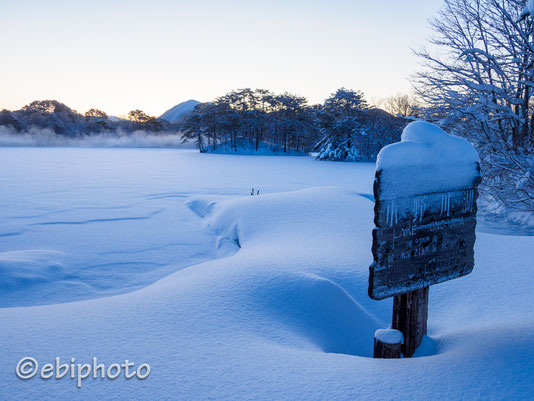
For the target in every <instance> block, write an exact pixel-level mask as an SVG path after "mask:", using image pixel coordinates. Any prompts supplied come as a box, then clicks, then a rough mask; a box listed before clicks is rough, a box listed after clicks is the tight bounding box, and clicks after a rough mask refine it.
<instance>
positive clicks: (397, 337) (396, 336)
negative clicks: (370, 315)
mask: <svg viewBox="0 0 534 401" xmlns="http://www.w3.org/2000/svg"><path fill="white" fill-rule="evenodd" d="M375 338H376V339H377V340H379V341H381V342H383V343H386V344H398V343H401V342H402V340H403V339H404V336H403V334H402V332H401V331H399V330H395V329H378V330H377V331H375Z"/></svg>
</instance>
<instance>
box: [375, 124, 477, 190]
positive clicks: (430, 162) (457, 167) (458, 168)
mask: <svg viewBox="0 0 534 401" xmlns="http://www.w3.org/2000/svg"><path fill="white" fill-rule="evenodd" d="M376 170H377V176H378V175H380V178H381V181H382V185H381V187H380V189H379V191H378V192H379V193H378V194H377V193H375V196H377V195H378V196H377V199H379V200H386V199H394V198H400V197H408V196H414V195H420V194H428V193H435V192H447V191H453V190H460V189H468V188H472V187H473V183H474V182H475V181H478V180H480V167H479V157H478V153H477V151H476V150H475V148H474V147H473V145H471V144H470V143H469V142H468V141H467V140H466V139H464V138H460V137H457V136H454V135H449V134H447V133H446V132H445V131H443V130H442V129H441V128H439V127H438V126H437V125H434V124H431V123H427V122H425V121H414V122H412V123H410V124H408V126H407V127H406V128H405V129H404V131H403V133H402V138H401V142H398V143H394V144H391V145H388V146H386V147H384V148H383V149H382V150H381V151H380V153H379V154H378V159H377V163H376ZM375 192H376V191H375Z"/></svg>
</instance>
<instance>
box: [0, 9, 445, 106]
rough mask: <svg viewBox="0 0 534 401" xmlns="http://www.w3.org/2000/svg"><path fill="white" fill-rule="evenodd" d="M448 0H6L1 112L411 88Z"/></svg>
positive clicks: (0, 19) (312, 98) (371, 94)
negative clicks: (259, 92) (53, 103)
mask: <svg viewBox="0 0 534 401" xmlns="http://www.w3.org/2000/svg"><path fill="white" fill-rule="evenodd" d="M441 4H442V0H407V1H398V0H382V1H376V2H375V1H369V0H352V1H345V0H330V1H314V0H307V1H300V0H299V1H292V0H286V1H279V0H271V1H239V0H229V1H214V0H190V1H181V0H175V1H165V0H152V1H135V0H131V1H112V0H109V1H101V0H94V1H76V0H71V1H54V0H50V1H31V0H30V1H15V0H7V1H6V0H0V6H1V8H0V10H1V12H0V38H1V43H2V58H1V62H0V76H1V78H0V109H3V108H7V109H10V110H13V109H19V108H20V107H22V106H23V105H25V104H27V103H29V102H31V101H32V100H38V99H39V100H41V99H57V100H59V101H61V102H63V103H66V104H67V105H68V106H70V107H72V108H74V109H76V110H77V111H79V112H82V113H84V112H85V111H87V110H88V109H89V108H91V107H96V108H99V109H102V110H104V111H106V112H107V113H108V114H112V115H125V114H127V113H128V111H130V110H132V109H137V108H139V109H142V110H144V111H145V112H147V113H149V114H151V115H156V116H159V115H160V114H162V113H163V112H164V111H166V110H167V109H169V108H171V107H172V106H174V105H175V104H177V103H180V102H182V101H185V100H188V99H197V100H199V101H209V100H212V99H213V98H215V97H217V96H220V95H223V94H225V93H226V92H228V91H230V90H233V89H238V88H244V87H252V88H266V89H270V90H272V91H274V92H277V93H279V92H285V91H288V92H291V93H295V94H298V95H301V96H305V97H307V98H308V100H309V102H310V103H319V102H322V101H323V100H324V99H325V98H326V97H328V95H329V94H330V93H331V92H333V91H335V90H336V89H337V88H339V87H343V86H344V87H347V88H352V89H360V90H362V91H363V92H364V93H365V95H366V97H367V99H368V100H369V101H371V102H377V101H378V100H379V99H381V98H385V97H387V96H391V95H394V94H396V93H398V92H409V91H410V90H411V87H410V83H409V81H408V77H409V76H410V74H412V73H413V72H414V71H416V70H417V69H418V66H419V64H418V60H417V58H416V57H415V56H414V55H413V54H412V51H411V50H410V49H411V48H417V47H419V46H421V45H424V44H425V39H426V38H427V37H428V35H429V33H430V30H429V29H428V18H429V17H431V16H433V15H435V14H436V12H437V11H438V10H439V8H440V7H441Z"/></svg>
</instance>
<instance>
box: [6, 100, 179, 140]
mask: <svg viewBox="0 0 534 401" xmlns="http://www.w3.org/2000/svg"><path fill="white" fill-rule="evenodd" d="M2 125H3V126H8V127H10V128H11V129H13V130H15V131H17V132H25V131H28V130H30V129H31V128H37V129H41V130H45V129H47V130H50V131H51V132H53V133H55V134H57V135H63V136H67V137H77V136H83V135H102V134H110V135H113V134H117V133H119V132H120V133H125V134H127V133H131V132H134V131H137V130H143V131H147V132H152V133H155V134H157V133H160V132H168V131H171V132H178V131H179V127H178V125H176V124H172V123H169V122H168V121H165V120H161V119H158V118H156V117H153V116H149V115H148V114H146V113H145V112H143V111H142V110H132V111H131V112H130V113H129V114H128V118H127V119H120V118H112V117H109V116H108V115H107V114H106V113H105V112H104V111H102V110H98V109H94V108H93V109H90V110H88V111H87V112H86V113H85V114H81V113H78V112H77V111H75V110H73V109H71V108H70V107H68V106H67V105H65V104H63V103H61V102H59V101H57V100H36V101H33V102H31V103H30V104H27V105H26V106H24V107H22V108H21V109H20V110H15V111H9V110H1V111H0V126H2Z"/></svg>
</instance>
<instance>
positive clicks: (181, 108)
mask: <svg viewBox="0 0 534 401" xmlns="http://www.w3.org/2000/svg"><path fill="white" fill-rule="evenodd" d="M197 104H200V102H199V101H197V100H193V99H190V100H186V101H185V102H182V103H179V104H177V105H176V106H174V107H173V108H172V109H169V110H167V111H166V112H165V113H163V114H162V115H161V116H159V118H162V119H163V120H167V121H169V122H171V123H175V122H178V121H180V120H181V119H182V118H184V116H185V115H186V114H187V113H189V112H190V111H191V110H193V109H194V108H195V106H196V105H197Z"/></svg>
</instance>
